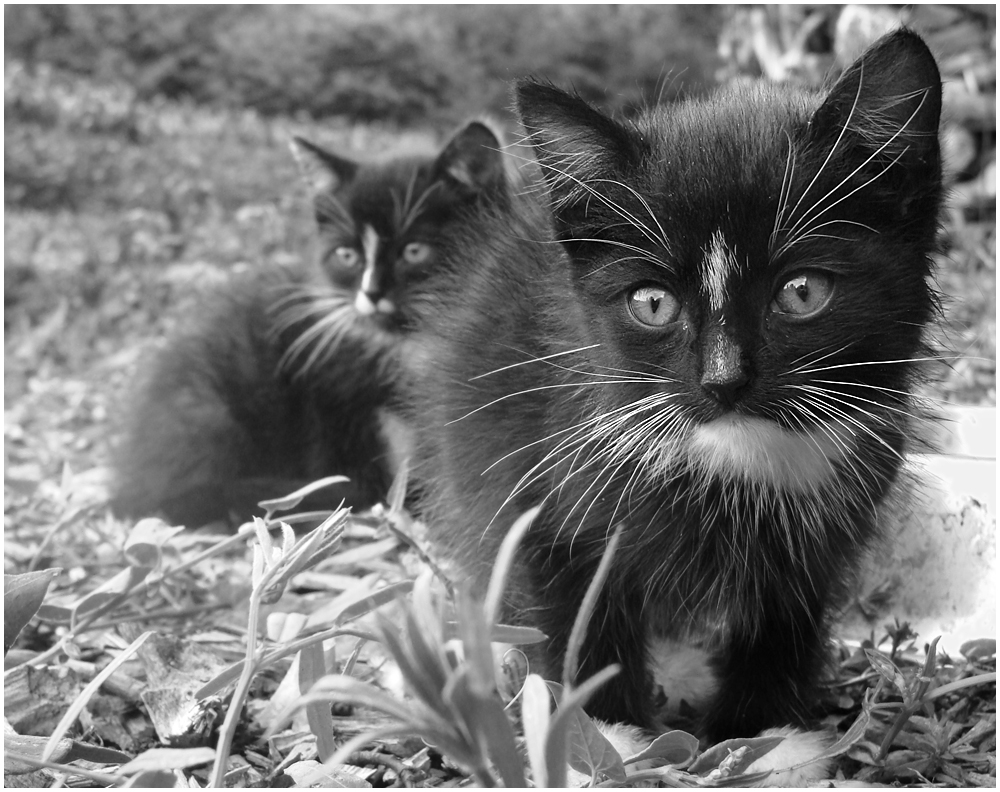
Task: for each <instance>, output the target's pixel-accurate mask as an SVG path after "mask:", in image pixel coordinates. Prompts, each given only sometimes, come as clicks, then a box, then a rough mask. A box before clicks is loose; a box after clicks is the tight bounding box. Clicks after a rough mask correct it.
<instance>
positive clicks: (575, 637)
mask: <svg viewBox="0 0 1000 792" xmlns="http://www.w3.org/2000/svg"><path fill="white" fill-rule="evenodd" d="M624 527H625V526H624V524H620V525H619V526H618V527H617V528H616V529H615V532H614V533H613V534H612V535H611V538H610V539H608V544H607V546H606V547H605V548H604V554H603V555H602V556H601V563H599V564H598V565H597V571H596V572H594V577H593V579H592V580H591V581H590V585H589V586H587V591H586V593H585V594H584V595H583V601H582V602H581V603H580V609H579V610H578V611H577V613H576V619H575V620H574V621H573V629H572V630H571V631H570V634H569V640H568V641H567V642H566V659H565V660H564V661H563V678H562V682H563V685H564V686H566V687H569V686H570V685H571V684H573V683H574V682H576V672H577V663H578V662H579V659H580V650H581V649H582V648H583V641H584V639H585V638H586V636H587V625H588V624H590V617H591V616H592V615H593V613H594V608H596V607H597V600H598V597H600V594H601V589H602V588H604V581H605V580H607V578H608V573H609V572H610V571H611V561H612V560H613V559H614V557H615V550H617V549H618V542H619V541H620V540H621V536H622V531H623V530H624Z"/></svg>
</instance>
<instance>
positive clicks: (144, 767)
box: [119, 747, 215, 775]
mask: <svg viewBox="0 0 1000 792" xmlns="http://www.w3.org/2000/svg"><path fill="white" fill-rule="evenodd" d="M214 758H215V751H214V750H213V749H212V748H207V747H201V748H150V749H149V750H148V751H143V752H142V753H141V754H139V755H138V756H137V757H135V759H132V760H131V761H130V762H129V763H128V764H126V765H123V766H122V768H121V769H120V770H119V772H120V773H121V774H122V775H133V774H135V773H146V772H151V771H154V770H166V771H172V770H183V769H185V768H188V767H198V766H199V765H205V764H209V763H210V762H211V761H212V760H213V759H214Z"/></svg>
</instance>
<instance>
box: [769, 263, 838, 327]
mask: <svg viewBox="0 0 1000 792" xmlns="http://www.w3.org/2000/svg"><path fill="white" fill-rule="evenodd" d="M832 295H833V278H832V277H830V276H829V275H827V274H825V273H822V272H801V273H799V274H798V275H795V276H794V277H792V278H789V280H788V281H787V282H786V283H785V285H784V286H782V287H781V290H780V291H779V292H778V294H777V295H776V296H775V298H774V302H773V303H772V304H771V310H772V311H775V312H777V313H782V314H790V315H793V316H800V317H805V316H813V315H814V314H817V313H819V312H820V311H822V310H823V309H824V308H825V307H826V306H827V303H829V302H830V297H831V296H832Z"/></svg>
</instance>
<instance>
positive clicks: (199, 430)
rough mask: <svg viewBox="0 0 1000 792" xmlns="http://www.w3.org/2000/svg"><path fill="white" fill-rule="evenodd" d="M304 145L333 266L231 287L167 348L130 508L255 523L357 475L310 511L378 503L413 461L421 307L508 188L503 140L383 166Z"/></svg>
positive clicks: (139, 441)
mask: <svg viewBox="0 0 1000 792" xmlns="http://www.w3.org/2000/svg"><path fill="white" fill-rule="evenodd" d="M296 143H297V145H298V154H299V155H300V158H301V159H302V160H304V161H305V164H306V165H307V167H308V170H309V172H310V176H311V178H312V181H313V183H314V186H315V188H316V195H315V210H316V218H317V221H318V225H319V237H320V253H321V255H320V260H319V267H318V268H316V269H315V271H308V272H307V271H305V270H304V269H302V270H271V271H266V272H263V273H261V274H259V275H255V276H253V277H251V278H247V279H243V280H241V281H240V280H238V281H236V282H234V283H232V284H230V286H229V287H228V289H227V290H226V291H225V293H220V294H218V295H215V296H214V297H212V298H210V299H209V300H207V301H206V303H205V304H204V305H202V306H200V315H199V316H198V317H196V318H195V320H194V322H193V326H192V327H191V328H190V329H189V330H187V331H186V332H185V333H183V334H181V335H180V336H178V337H176V338H174V339H172V340H171V341H170V342H169V343H168V344H167V346H166V348H165V349H164V350H163V351H162V352H161V353H159V355H158V356H157V357H156V358H155V360H154V362H153V364H152V367H151V369H150V370H149V372H148V373H147V377H146V379H145V381H144V382H143V384H142V386H141V389H140V390H139V391H138V394H137V396H136V400H135V403H134V405H133V407H132V411H131V415H130V416H129V419H128V424H127V427H126V432H125V437H124V439H123V443H122V445H121V448H120V450H119V452H118V454H117V457H116V459H115V467H116V474H117V476H116V478H117V482H116V483H117V487H116V493H115V499H114V508H115V510H116V511H117V512H118V513H121V514H129V515H134V516H142V515H149V514H153V513H155V512H160V513H163V514H164V515H165V516H166V517H167V518H169V519H170V520H172V521H174V522H176V523H186V524H191V525H200V524H203V523H206V522H209V521H212V520H218V519H230V518H235V519H237V520H244V519H247V518H249V516H250V515H251V514H252V513H254V512H255V511H256V510H255V504H256V503H257V502H258V501H260V500H263V499H266V498H273V497H278V496H280V495H284V494H287V493H289V492H291V491H292V490H294V489H297V488H298V487H300V486H303V485H304V484H306V483H308V482H310V481H313V480H315V479H318V478H321V477H324V476H330V475H345V476H348V477H349V478H350V482H349V483H348V484H347V485H344V486H340V487H333V488H330V489H327V490H323V491H322V492H320V493H317V494H316V495H314V496H312V498H311V499H310V501H309V502H308V504H307V506H308V507H310V508H332V507H335V506H337V505H338V504H339V503H340V501H341V499H342V498H346V500H347V502H348V504H349V505H353V506H355V507H359V508H361V507H367V506H370V505H372V504H373V503H375V502H376V501H378V500H379V499H381V498H384V497H385V495H386V492H387V490H388V486H389V484H390V482H391V479H392V477H393V474H394V471H395V467H396V466H397V465H398V463H399V461H400V458H401V457H404V456H406V455H407V454H408V453H409V449H408V442H409V441H408V429H407V427H406V425H405V423H404V422H403V421H402V420H401V419H400V418H399V411H398V407H399V405H398V402H399V400H400V398H401V391H404V390H405V388H406V385H405V382H403V381H402V379H401V372H402V370H403V367H402V365H401V363H402V362H403V361H404V360H405V359H406V358H407V357H409V356H412V355H414V354H416V352H417V350H418V349H419V320H418V314H419V305H420V303H421V300H422V299H424V295H425V292H426V291H427V290H429V289H431V288H432V284H433V280H434V277H435V271H436V269H437V268H438V259H439V257H440V255H441V248H442V246H443V245H444V244H445V243H446V241H447V238H448V235H449V233H450V228H451V226H452V224H453V223H454V222H455V221H456V219H457V218H458V217H459V216H460V215H461V214H463V213H464V212H466V211H467V210H468V209H469V208H471V207H473V206H474V205H475V204H476V202H477V201H478V200H479V199H480V198H481V197H483V196H485V195H489V194H491V193H493V192H496V191H498V190H499V188H500V187H501V186H502V185H503V184H504V183H505V176H504V168H503V160H502V154H501V153H500V146H499V143H498V141H497V138H496V136H495V135H494V134H493V133H492V132H491V131H490V130H489V129H488V128H487V127H486V126H485V125H483V124H481V123H479V122H473V123H470V124H469V125H467V126H466V127H465V128H463V129H462V130H461V131H459V132H458V133H457V134H456V135H455V136H454V137H453V138H452V140H451V141H450V142H449V143H448V144H447V145H446V146H445V147H444V149H443V150H442V151H441V152H440V154H438V155H437V156H409V157H398V158H395V159H391V160H389V161H386V162H382V163H378V164H360V163H356V162H353V161H351V160H347V159H344V158H343V157H339V156H336V155H334V154H331V153H329V152H327V151H324V150H323V149H321V148H319V147H318V146H315V145H313V144H311V143H308V142H306V141H304V140H297V141H296ZM257 513H262V512H259V511H257Z"/></svg>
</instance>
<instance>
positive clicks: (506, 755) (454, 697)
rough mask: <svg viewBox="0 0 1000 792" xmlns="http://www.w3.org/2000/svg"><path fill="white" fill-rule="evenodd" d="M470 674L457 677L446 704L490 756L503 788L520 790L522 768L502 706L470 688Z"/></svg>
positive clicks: (465, 669) (524, 783) (512, 733)
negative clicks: (498, 772) (501, 780)
mask: <svg viewBox="0 0 1000 792" xmlns="http://www.w3.org/2000/svg"><path fill="white" fill-rule="evenodd" d="M469 670H470V669H469V668H468V667H465V668H463V669H462V671H461V672H459V673H458V674H456V676H455V678H454V681H453V683H452V684H450V685H449V686H448V688H447V691H446V693H445V700H446V701H447V702H448V704H449V705H450V706H451V708H452V709H453V710H454V711H455V712H456V713H457V714H459V716H460V717H461V722H462V723H464V724H465V726H466V728H468V729H470V730H472V731H473V732H474V738H475V741H476V743H477V745H478V746H479V747H480V749H481V750H482V749H485V750H486V752H487V753H488V754H489V758H490V759H492V761H493V764H494V765H495V766H496V768H497V770H499V771H500V777H501V778H502V779H503V782H504V785H505V786H507V787H512V788H519V787H521V788H523V787H525V786H527V780H526V779H525V777H524V765H523V763H522V759H521V754H520V752H519V751H518V750H517V740H516V739H515V737H514V729H513V728H512V727H511V725H510V720H509V719H508V717H507V713H506V712H504V709H503V705H502V704H501V703H500V702H499V701H498V700H497V699H496V698H495V697H493V696H492V695H490V694H489V693H488V692H487V693H485V694H483V693H482V692H478V691H476V689H475V685H474V684H470V681H471V674H470V673H469ZM479 764H483V763H482V762H479Z"/></svg>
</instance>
